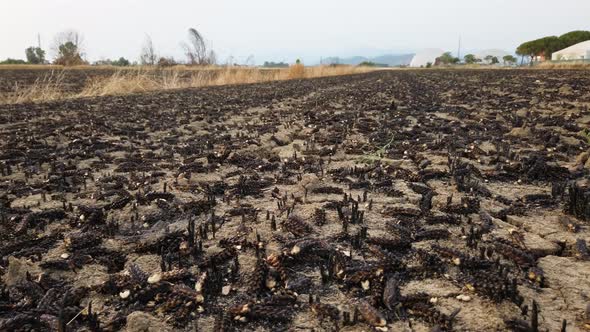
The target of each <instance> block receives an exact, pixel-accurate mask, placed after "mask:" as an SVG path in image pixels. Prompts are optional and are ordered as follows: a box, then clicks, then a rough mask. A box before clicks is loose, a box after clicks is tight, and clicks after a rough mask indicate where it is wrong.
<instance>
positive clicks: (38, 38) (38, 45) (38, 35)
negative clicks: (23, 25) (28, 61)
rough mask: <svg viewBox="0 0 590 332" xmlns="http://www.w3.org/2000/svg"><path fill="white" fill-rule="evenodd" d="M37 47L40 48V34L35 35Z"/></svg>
mask: <svg viewBox="0 0 590 332" xmlns="http://www.w3.org/2000/svg"><path fill="white" fill-rule="evenodd" d="M37 47H39V48H41V34H40V33H37Z"/></svg>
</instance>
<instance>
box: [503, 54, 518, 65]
mask: <svg viewBox="0 0 590 332" xmlns="http://www.w3.org/2000/svg"><path fill="white" fill-rule="evenodd" d="M502 60H504V64H510V65H511V64H514V63H516V58H515V57H514V56H512V55H505V56H504V57H502Z"/></svg>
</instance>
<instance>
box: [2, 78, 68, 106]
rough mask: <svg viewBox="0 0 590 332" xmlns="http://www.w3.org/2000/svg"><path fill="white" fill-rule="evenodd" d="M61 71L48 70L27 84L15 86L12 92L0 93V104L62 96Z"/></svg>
mask: <svg viewBox="0 0 590 332" xmlns="http://www.w3.org/2000/svg"><path fill="white" fill-rule="evenodd" d="M64 77H65V75H64V72H63V71H53V70H52V71H50V72H49V73H47V74H45V75H44V76H43V77H41V78H38V79H37V80H35V82H34V83H33V84H31V85H28V86H23V87H21V86H18V85H16V86H15V89H14V93H11V94H10V95H3V94H0V104H18V103H25V102H46V101H51V100H56V99H60V98H61V97H62V96H64V92H63V86H64V84H65V79H64Z"/></svg>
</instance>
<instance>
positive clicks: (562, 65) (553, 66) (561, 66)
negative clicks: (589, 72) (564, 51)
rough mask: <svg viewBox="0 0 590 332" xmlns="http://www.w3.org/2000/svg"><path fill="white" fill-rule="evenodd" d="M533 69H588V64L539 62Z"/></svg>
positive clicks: (585, 62) (589, 65) (582, 62)
mask: <svg viewBox="0 0 590 332" xmlns="http://www.w3.org/2000/svg"><path fill="white" fill-rule="evenodd" d="M533 68H539V69H590V62H587V61H572V62H549V61H546V62H541V63H539V64H537V65H535V66H534V67H533Z"/></svg>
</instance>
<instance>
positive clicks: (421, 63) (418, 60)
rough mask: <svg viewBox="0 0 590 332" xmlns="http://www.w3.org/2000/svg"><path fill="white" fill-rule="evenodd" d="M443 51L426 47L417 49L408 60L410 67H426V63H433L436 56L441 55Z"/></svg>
mask: <svg viewBox="0 0 590 332" xmlns="http://www.w3.org/2000/svg"><path fill="white" fill-rule="evenodd" d="M444 52H445V51H443V50H441V49H437V48H428V49H425V50H422V51H419V52H418V53H416V54H415V55H414V57H413V58H412V61H411V62H410V67H426V66H427V65H428V63H430V64H431V65H434V63H435V62H436V58H438V57H439V56H441V55H442V54H443V53H444Z"/></svg>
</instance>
